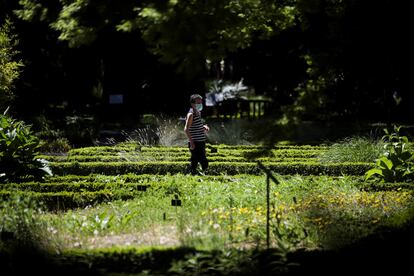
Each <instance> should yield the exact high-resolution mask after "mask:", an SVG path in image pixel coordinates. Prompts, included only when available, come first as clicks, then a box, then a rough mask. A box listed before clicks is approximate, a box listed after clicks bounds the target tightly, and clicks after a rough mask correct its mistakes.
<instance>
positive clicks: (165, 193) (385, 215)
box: [42, 175, 413, 250]
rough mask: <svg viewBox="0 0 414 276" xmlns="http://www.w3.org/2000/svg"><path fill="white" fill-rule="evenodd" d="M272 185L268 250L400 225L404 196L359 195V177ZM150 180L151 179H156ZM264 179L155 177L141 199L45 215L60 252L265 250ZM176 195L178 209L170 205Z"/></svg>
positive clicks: (338, 241) (335, 241) (329, 242)
mask: <svg viewBox="0 0 414 276" xmlns="http://www.w3.org/2000/svg"><path fill="white" fill-rule="evenodd" d="M277 177H278V179H279V181H280V183H279V184H275V183H272V184H271V193H270V195H271V197H270V210H269V213H270V217H269V219H270V239H271V241H270V245H271V246H272V247H278V248H281V247H282V248H284V249H285V250H294V249H295V248H299V247H305V248H314V247H324V248H326V247H334V246H338V245H343V244H347V243H351V242H354V241H355V240H358V239H360V238H362V237H364V236H366V235H369V234H370V233H373V232H375V231H376V230H377V229H379V227H387V226H392V225H399V224H403V223H405V222H406V221H407V219H408V216H407V215H406V213H407V210H408V208H409V206H410V204H411V203H410V202H411V201H412V200H413V195H412V193H411V192H408V191H374V192H370V191H361V190H360V189H359V188H358V187H359V185H358V184H359V183H360V182H361V181H362V180H361V178H360V177H347V176H343V177H329V176H308V177H304V176H299V175H296V176H277ZM154 179H155V178H154ZM265 183H266V179H265V177H264V176H249V175H238V176H217V177H212V176H209V177H204V176H186V175H166V176H162V177H161V176H158V177H157V178H156V181H154V182H153V183H152V184H151V187H150V188H149V189H148V190H147V192H145V193H143V194H142V196H139V197H137V198H135V199H134V200H130V201H114V202H111V203H106V204H101V205H98V206H95V207H89V208H85V209H78V210H71V211H68V212H63V213H48V214H43V215H42V218H43V221H44V222H45V223H47V225H48V231H49V232H48V234H49V235H50V236H52V237H55V240H56V243H60V246H61V248H76V247H80V248H98V247H106V246H108V247H111V246H114V245H115V244H116V245H122V246H124V245H125V246H129V245H131V246H148V245H150V246H153V245H164V246H171V245H183V246H194V247H197V248H200V249H220V248H256V247H259V248H263V247H265V246H266V219H267V218H266V216H267V204H266V185H265ZM175 198H178V199H180V200H181V202H182V206H172V205H171V200H172V199H175Z"/></svg>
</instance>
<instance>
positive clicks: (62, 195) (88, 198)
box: [0, 190, 138, 210]
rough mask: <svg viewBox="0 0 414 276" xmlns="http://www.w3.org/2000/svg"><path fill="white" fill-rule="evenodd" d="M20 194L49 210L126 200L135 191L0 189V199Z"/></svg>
mask: <svg viewBox="0 0 414 276" xmlns="http://www.w3.org/2000/svg"><path fill="white" fill-rule="evenodd" d="M16 194H18V195H21V196H24V197H31V198H33V199H34V200H36V201H39V202H42V203H43V205H44V206H45V207H46V208H48V209H49V210H66V209H73V208H83V207H86V206H88V205H95V204H98V203H102V202H109V201H113V200H119V199H122V200H128V199H132V198H134V197H135V196H138V194H137V193H131V192H122V191H119V192H114V191H108V190H102V191H96V192H81V193H76V192H58V193H53V192H48V193H37V192H28V191H0V199H1V200H7V199H8V198H10V197H11V196H12V195H16Z"/></svg>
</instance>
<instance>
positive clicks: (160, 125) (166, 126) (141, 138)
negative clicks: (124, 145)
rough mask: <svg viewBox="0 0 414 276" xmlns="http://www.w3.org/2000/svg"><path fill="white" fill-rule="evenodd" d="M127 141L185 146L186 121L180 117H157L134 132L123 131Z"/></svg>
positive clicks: (142, 143)
mask: <svg viewBox="0 0 414 276" xmlns="http://www.w3.org/2000/svg"><path fill="white" fill-rule="evenodd" d="M123 135H124V136H125V137H126V141H127V142H133V143H138V144H139V145H142V146H166V147H170V146H183V145H185V144H186V139H187V138H186V135H185V133H184V122H183V121H181V120H179V119H173V118H165V117H163V116H160V117H156V118H155V120H154V122H153V123H152V124H150V125H146V126H144V127H141V128H137V129H135V130H133V131H132V132H129V133H128V132H125V131H124V132H123Z"/></svg>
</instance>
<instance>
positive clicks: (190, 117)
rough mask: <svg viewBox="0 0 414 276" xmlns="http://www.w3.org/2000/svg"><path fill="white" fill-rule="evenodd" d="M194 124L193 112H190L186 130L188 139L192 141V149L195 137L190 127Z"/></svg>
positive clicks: (186, 121)
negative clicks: (192, 135)
mask: <svg viewBox="0 0 414 276" xmlns="http://www.w3.org/2000/svg"><path fill="white" fill-rule="evenodd" d="M192 124H193V114H192V113H188V114H187V118H186V120H185V127H184V132H185V134H186V135H187V137H188V141H190V149H194V142H193V138H192V137H191V133H190V127H191V125H192Z"/></svg>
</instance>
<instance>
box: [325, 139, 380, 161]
mask: <svg viewBox="0 0 414 276" xmlns="http://www.w3.org/2000/svg"><path fill="white" fill-rule="evenodd" d="M383 147H384V142H383V141H382V140H375V139H373V138H367V137H358V136H355V137H349V138H345V139H343V140H341V141H339V142H337V143H334V144H333V145H331V146H330V147H329V149H328V150H327V151H326V152H324V153H322V154H321V155H320V156H319V159H320V161H321V162H323V163H340V162H375V160H376V159H377V158H378V157H379V156H380V155H381V154H382V152H383Z"/></svg>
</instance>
